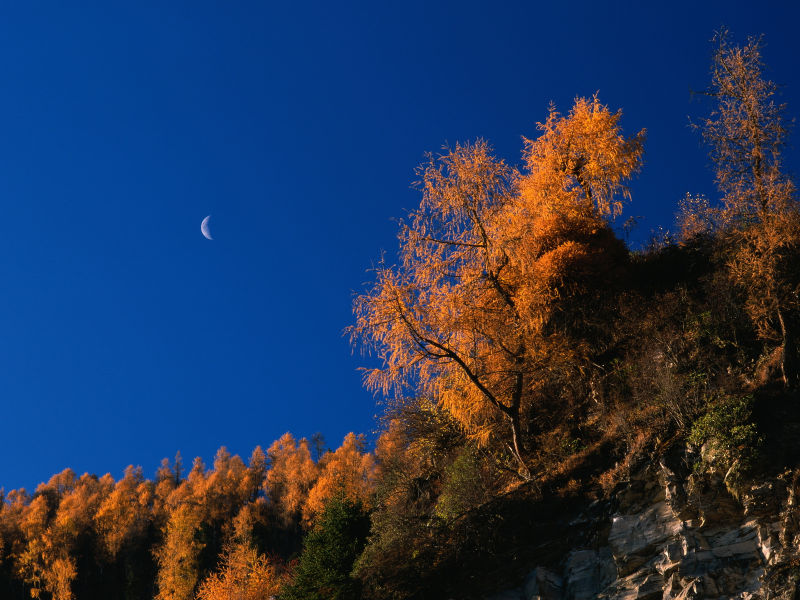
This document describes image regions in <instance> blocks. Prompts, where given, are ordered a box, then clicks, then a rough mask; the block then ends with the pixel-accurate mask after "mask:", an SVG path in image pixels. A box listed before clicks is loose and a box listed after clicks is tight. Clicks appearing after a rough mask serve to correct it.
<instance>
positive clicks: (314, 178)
mask: <svg viewBox="0 0 800 600" xmlns="http://www.w3.org/2000/svg"><path fill="white" fill-rule="evenodd" d="M721 23H724V24H725V25H726V26H727V27H729V28H730V29H731V30H732V31H733V32H734V33H735V35H736V36H737V39H738V40H740V41H742V42H744V41H746V37H747V36H748V35H759V34H762V33H763V34H764V35H765V39H766V42H767V47H766V50H765V60H766V61H767V63H769V64H770V65H771V66H772V69H773V72H772V76H773V78H774V79H775V80H776V81H777V82H780V83H785V84H787V88H786V92H785V94H784V100H786V101H787V102H789V110H790V113H792V114H795V115H798V114H800V70H799V69H800V67H798V60H797V57H799V56H800V37H798V36H797V34H796V29H797V25H798V23H800V3H797V2H787V1H781V2H774V1H773V2H771V1H762V2H758V3H753V2H731V1H730V0H725V1H709V0H703V1H701V2H697V1H693V2H670V3H653V2H641V0H637V1H636V2H608V1H606V2H602V3H598V2H572V3H554V2H533V1H529V2H492V3H489V2H466V1H464V0H459V1H457V2H456V1H447V2H436V1H431V0H428V1H426V2H419V1H408V0H407V1H405V2H396V3H388V2H358V3H356V2H347V1H345V2H321V1H316V2H291V3H275V2H245V1H241V2H213V3H212V2H203V1H192V2H181V3H178V2H171V1H168V0H167V1H165V0H159V1H158V2H146V1H142V0H138V1H137V2H89V1H86V2H79V3H63V2H37V1H30V2H21V1H19V2H5V3H3V5H2V7H0V198H1V201H2V207H3V211H2V215H3V235H2V237H0V398H1V399H2V400H0V401H2V412H0V486H4V487H5V489H6V491H8V490H10V489H12V488H17V487H21V486H24V487H27V488H29V489H32V488H33V487H35V485H36V484H37V483H38V482H40V481H42V480H46V479H48V478H49V477H50V476H51V475H52V474H54V473H56V472H59V471H61V470H63V469H64V468H66V467H71V468H73V469H74V470H75V471H77V472H78V473H83V472H85V471H88V472H93V473H98V474H103V473H105V472H111V473H112V474H113V475H114V476H115V477H119V476H121V474H122V471H123V469H124V468H125V466H126V465H128V464H131V463H133V464H138V465H142V466H143V467H144V470H145V473H146V474H147V475H148V476H152V474H153V473H154V471H155V469H156V467H157V466H158V463H159V461H160V459H161V458H163V457H165V456H167V457H172V456H174V455H175V452H176V451H177V450H180V451H181V453H182V454H183V456H184V457H185V459H186V461H187V462H189V461H190V460H191V459H192V458H193V457H194V456H197V455H200V456H203V457H204V458H205V460H206V462H207V463H208V464H210V463H211V462H212V460H213V456H214V453H215V452H216V450H217V448H219V447H220V446H222V445H226V446H228V448H229V449H230V451H231V452H234V453H239V454H241V455H243V457H245V458H247V456H249V454H250V452H251V451H252V450H253V448H254V447H255V446H256V445H257V444H261V445H263V446H265V447H266V446H267V445H269V444H270V443H271V442H272V441H273V440H274V439H276V438H277V437H279V436H280V435H281V434H283V433H284V432H286V431H291V432H293V433H294V434H295V435H296V436H297V437H300V436H310V435H311V434H313V433H314V432H316V431H322V432H323V433H324V434H325V435H326V437H327V439H328V442H329V445H331V446H333V447H336V446H338V445H339V444H340V443H341V440H342V438H343V436H344V435H345V434H346V433H347V432H348V431H355V432H369V431H370V430H372V429H374V426H375V424H374V421H373V415H375V414H376V413H377V412H379V411H380V408H379V407H376V405H375V400H374V398H373V397H372V395H371V394H370V393H369V392H367V391H365V390H364V389H362V387H361V379H360V375H359V373H358V372H357V371H356V369H357V367H359V366H360V365H363V364H364V361H363V360H362V359H361V357H360V356H359V354H358V353H356V354H355V355H351V351H350V347H349V343H348V341H347V340H346V339H345V338H343V337H342V335H341V333H342V329H343V328H344V327H346V326H347V325H349V324H350V323H351V320H352V317H351V312H350V307H351V299H352V298H351V291H352V290H360V289H363V288H362V284H363V282H365V281H367V280H368V279H369V275H368V274H367V273H366V270H367V269H368V268H369V267H370V264H371V262H372V261H374V260H376V259H378V258H379V256H380V251H381V250H382V249H385V250H386V251H387V252H388V253H389V254H390V255H391V254H393V253H394V252H395V251H396V249H397V240H396V238H395V233H396V224H395V223H393V222H392V221H391V219H392V218H393V217H401V216H403V215H404V214H405V212H404V209H411V208H414V207H415V205H416V204H417V203H418V201H419V198H418V194H417V192H415V191H414V190H411V189H410V188H409V184H410V183H411V182H412V181H413V180H414V171H413V170H414V167H415V166H416V165H417V164H419V163H420V162H421V160H422V158H423V153H424V152H426V151H436V150H438V149H439V148H441V146H442V144H443V143H445V142H447V141H449V142H451V143H454V142H456V141H465V140H474V139H475V138H477V137H483V138H485V139H487V140H489V141H490V142H491V143H492V144H493V145H494V147H495V149H496V151H497V152H498V154H500V155H501V156H503V157H505V158H506V159H507V160H509V161H510V162H511V163H518V162H520V158H519V157H520V154H519V153H520V150H521V148H522V143H521V140H520V136H522V135H524V136H527V137H533V136H535V135H536V129H535V123H536V122H537V121H542V120H544V119H545V118H546V116H547V106H548V104H549V102H550V101H551V100H552V101H554V102H556V104H557V105H558V107H559V108H560V109H562V110H563V111H564V112H566V111H568V110H569V108H570V106H571V103H572V100H573V99H574V98H575V97H576V96H579V95H580V96H590V95H591V94H593V93H594V92H596V91H598V90H599V92H600V98H601V100H602V101H603V102H604V103H606V104H608V105H609V106H610V107H611V108H612V109H617V108H622V109H623V110H624V111H625V117H624V118H623V121H622V124H623V127H624V128H625V129H626V131H628V132H630V133H634V132H635V131H638V130H639V129H641V128H642V127H646V128H647V129H648V131H649V141H648V143H647V146H646V148H647V164H646V166H645V170H644V172H643V173H642V175H641V177H640V178H639V179H638V180H636V181H635V182H634V183H633V185H632V188H633V193H634V199H633V203H632V204H631V205H630V206H629V209H628V214H634V215H642V216H644V219H642V220H641V221H640V230H639V232H638V233H637V234H634V237H635V236H637V235H638V236H639V237H642V238H644V237H646V236H647V233H648V232H649V231H650V230H651V229H653V228H656V227H658V226H664V227H667V228H668V227H671V224H672V220H673V212H674V210H675V205H676V202H677V200H678V199H679V198H681V197H682V196H684V195H685V194H686V192H692V193H705V194H707V195H709V196H711V197H714V195H715V194H714V189H713V185H712V175H711V173H710V171H709V170H708V169H707V168H706V166H705V165H706V162H707V161H706V159H705V151H704V150H702V149H700V148H699V147H698V138H697V136H696V134H694V133H692V132H691V131H690V130H689V129H688V128H687V126H686V125H687V115H689V114H694V115H700V114H703V111H704V110H705V107H703V106H702V105H700V104H698V103H696V102H695V103H690V97H689V86H690V85H691V86H693V87H694V88H696V89H702V88H704V87H705V86H706V85H707V83H708V67H709V65H708V55H709V50H710V47H711V46H710V43H709V39H710V38H711V37H712V35H713V32H714V30H716V29H718V28H719V27H720V24H721ZM787 157H788V163H789V166H790V167H791V168H792V169H794V170H795V171H797V170H798V155H797V153H796V152H794V151H791V152H787ZM207 215H212V221H211V230H212V234H213V236H214V240H213V241H209V240H206V239H205V238H204V237H203V236H202V235H201V233H200V222H201V221H202V219H203V218H204V217H205V216H207Z"/></svg>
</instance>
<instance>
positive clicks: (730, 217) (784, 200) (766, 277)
mask: <svg viewBox="0 0 800 600" xmlns="http://www.w3.org/2000/svg"><path fill="white" fill-rule="evenodd" d="M714 43H715V47H714V50H713V52H712V58H711V89H710V90H709V91H706V92H701V93H702V94H703V95H706V96H710V97H711V98H713V99H714V100H715V103H716V106H715V108H714V109H713V110H712V112H711V116H710V117H709V118H707V119H704V120H703V121H702V124H701V125H699V126H695V127H696V128H699V129H700V130H701V132H702V136H703V141H704V142H705V143H706V144H707V145H708V146H709V147H710V152H709V157H710V158H711V161H712V164H713V165H714V169H715V173H716V182H717V186H718V187H719V190H720V191H721V192H722V194H723V198H722V201H723V209H722V210H721V211H720V217H721V218H720V221H721V226H722V232H723V239H726V240H728V241H730V242H732V250H731V251H730V253H729V260H728V267H729V269H730V273H731V274H732V276H733V278H734V280H735V281H736V282H737V283H738V284H739V285H740V286H741V288H742V290H743V291H744V292H745V294H746V298H747V299H746V309H747V312H748V314H749V315H750V318H751V319H752V321H753V323H754V325H755V327H756V330H757V332H758V334H759V336H760V337H761V338H762V339H764V340H765V341H769V340H772V341H774V342H778V343H779V344H780V347H781V354H782V359H781V367H782V370H783V379H784V383H785V385H786V386H787V387H790V388H795V387H797V386H798V383H799V378H798V360H797V347H796V346H797V323H796V321H797V315H798V309H799V308H800V302H799V301H798V290H800V279H799V278H798V274H797V269H796V260H797V257H798V252H797V250H798V244H800V214H799V213H798V203H797V197H796V189H795V186H794V183H793V181H792V179H791V177H789V176H788V175H787V174H786V173H784V172H783V171H782V154H781V153H782V151H783V149H784V147H785V146H786V143H787V141H788V136H789V129H790V127H791V121H787V119H786V118H785V116H784V114H785V109H786V105H785V104H776V102H775V97H776V95H777V93H778V91H779V87H778V85H776V84H775V83H773V82H772V81H769V80H766V79H764V77H763V74H762V70H763V68H764V67H765V65H764V63H763V62H762V59H761V48H762V41H761V38H756V39H754V38H751V39H750V40H749V42H748V44H747V45H746V46H745V47H743V48H742V47H740V46H737V45H734V44H732V43H731V42H730V34H729V32H728V31H726V30H724V29H723V30H722V31H721V32H720V33H719V34H718V35H717V36H716V37H715V38H714Z"/></svg>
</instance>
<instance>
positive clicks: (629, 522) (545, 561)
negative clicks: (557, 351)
mask: <svg viewBox="0 0 800 600" xmlns="http://www.w3.org/2000/svg"><path fill="white" fill-rule="evenodd" d="M695 459H696V456H695V455H694V454H693V452H692V451H691V450H690V449H687V447H686V446H685V445H683V444H676V445H674V446H673V447H672V448H671V449H670V450H669V451H667V452H664V453H662V454H661V455H660V456H657V457H651V458H648V459H642V460H641V461H640V463H639V464H638V465H637V466H636V467H635V468H634V469H632V471H631V475H630V477H629V479H628V480H627V481H625V482H624V483H623V484H621V485H619V486H618V488H617V490H616V493H615V494H613V496H612V497H611V498H609V499H608V500H598V501H596V502H594V503H593V504H589V505H586V506H585V507H583V509H582V510H581V512H579V513H578V514H577V515H575V516H573V518H572V519H571V520H570V522H568V523H564V527H565V530H569V531H573V532H574V531H575V529H576V528H577V529H581V528H584V533H585V535H583V536H575V535H574V534H572V535H571V538H572V539H575V540H576V541H579V542H580V543H578V544H573V546H572V547H569V548H568V549H566V551H565V550H564V549H563V546H564V545H563V540H557V539H553V540H544V541H542V542H541V543H540V544H538V545H537V546H536V547H535V549H534V550H532V552H531V554H532V556H535V557H537V558H538V559H539V560H540V561H541V563H542V564H541V565H540V566H537V567H536V568H534V569H533V570H531V571H530V572H529V574H528V575H527V577H525V578H524V580H523V581H520V582H519V584H520V586H519V587H518V588H516V589H510V590H507V591H503V592H501V593H498V594H495V595H493V596H491V600H589V599H593V598H609V599H611V598H613V599H626V600H655V599H656V598H659V599H660V598H663V599H664V600H684V599H694V598H731V599H733V598H740V599H742V600H750V599H757V598H758V599H760V598H764V599H767V598H769V599H772V598H786V599H790V598H794V597H795V593H796V588H797V582H798V579H800V553H799V552H798V545H799V544H800V509H798V505H797V502H798V501H797V489H798V486H799V485H800V472H798V471H791V470H787V471H786V472H784V473H782V474H777V475H775V476H770V477H765V478H762V479H754V480H747V481H739V482H738V483H737V485H736V486H734V485H732V484H731V482H730V481H728V482H726V481H724V477H723V474H722V473H718V472H714V471H711V472H709V473H705V474H702V475H700V474H697V473H694V472H693V470H692V468H691V465H692V464H694V463H695ZM581 538H582V539H581ZM551 550H552V551H551Z"/></svg>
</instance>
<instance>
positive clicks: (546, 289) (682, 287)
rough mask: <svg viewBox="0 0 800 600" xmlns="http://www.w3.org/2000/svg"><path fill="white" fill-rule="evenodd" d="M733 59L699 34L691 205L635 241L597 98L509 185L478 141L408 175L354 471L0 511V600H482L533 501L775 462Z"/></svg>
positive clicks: (778, 259) (551, 127)
mask: <svg viewBox="0 0 800 600" xmlns="http://www.w3.org/2000/svg"><path fill="white" fill-rule="evenodd" d="M761 51H762V44H761V40H760V39H752V40H750V41H749V42H748V44H747V45H745V46H743V47H740V46H737V45H735V44H733V43H732V42H731V37H730V35H729V34H728V33H727V32H722V33H721V34H720V35H719V36H718V37H717V38H716V40H715V46H714V51H713V53H712V70H711V86H710V88H709V89H708V90H707V91H706V92H702V93H701V94H700V95H701V97H702V98H705V99H707V100H708V101H709V102H710V103H711V108H710V113H709V116H708V117H707V118H705V119H702V120H701V121H699V123H698V124H697V127H696V129H697V130H698V132H699V133H700V135H701V138H702V141H703V142H704V143H705V144H706V146H707V148H708V150H709V156H710V159H711V164H712V169H713V172H714V177H715V179H716V182H717V186H718V189H719V198H717V199H716V200H715V199H709V198H706V197H703V196H700V195H692V194H688V195H687V196H686V197H685V198H683V199H682V200H681V201H680V202H679V204H678V223H677V226H678V229H677V232H676V233H675V234H655V233H654V235H653V236H652V237H651V239H650V240H649V241H645V242H644V243H643V244H641V245H640V246H633V247H631V246H629V245H628V243H627V239H623V237H624V236H622V235H621V232H622V231H627V230H628V229H627V228H628V225H624V226H623V225H620V223H619V218H620V217H621V214H622V211H623V208H624V206H625V204H626V203H627V202H632V203H633V202H635V198H634V196H633V193H632V191H631V189H630V187H629V186H630V183H631V181H632V180H633V178H634V177H636V175H637V174H638V173H639V172H640V171H641V169H642V166H643V157H644V143H645V131H644V130H642V131H640V132H638V133H635V134H633V135H626V134H625V133H624V132H623V130H622V118H623V116H622V112H621V111H619V110H616V111H615V110H611V109H609V108H608V107H607V106H605V105H604V104H602V103H601V102H600V99H599V97H598V96H593V97H591V98H577V99H576V100H575V102H574V105H573V106H572V107H571V108H570V110H569V111H568V112H566V113H560V112H558V111H557V110H556V108H555V107H554V106H550V108H549V111H548V112H547V116H546V119H545V120H544V121H543V122H541V123H538V124H537V127H538V135H537V136H536V137H534V138H532V139H523V143H522V153H521V156H522V164H521V166H520V167H513V166H510V165H509V164H508V163H506V162H505V161H504V160H503V159H501V158H499V157H497V156H495V155H494V154H493V153H492V149H491V147H490V146H489V144H488V143H486V142H485V141H483V140H478V141H475V142H472V143H459V144H456V145H454V146H452V147H446V148H445V149H444V151H443V152H442V154H441V155H436V156H434V155H428V156H427V159H426V161H425V162H424V163H423V165H422V166H421V167H420V168H419V170H418V176H419V181H418V182H417V184H416V187H417V189H418V190H419V193H420V205H419V207H418V208H417V209H416V210H413V211H411V212H410V213H409V214H408V216H407V218H406V219H405V220H404V221H401V223H400V231H399V234H398V237H399V242H400V248H399V255H398V257H397V261H396V262H395V261H393V260H388V259H386V258H384V260H382V261H381V262H380V263H379V264H378V266H377V267H376V268H375V269H374V270H373V272H372V275H371V277H372V280H371V282H370V283H368V284H367V287H366V290H365V291H364V293H362V294H360V295H357V296H356V298H355V300H354V313H355V323H354V324H353V325H352V326H351V327H349V328H348V329H347V333H348V334H349V335H350V338H351V340H352V342H353V344H355V345H356V346H358V347H359V348H360V349H362V350H363V351H364V352H366V353H373V354H374V355H375V356H377V358H378V361H379V362H378V366H377V368H372V369H368V370H365V371H364V380H365V384H366V385H367V387H369V388H370V389H372V390H373V391H375V392H376V393H377V394H379V395H380V396H381V397H382V398H381V400H382V402H383V408H384V410H383V413H382V415H381V417H380V422H379V427H378V431H377V432H375V433H376V439H374V440H373V441H374V446H373V447H374V452H373V451H370V447H371V446H370V440H369V439H368V438H367V437H366V436H363V435H355V434H353V433H350V434H348V435H347V436H346V437H345V438H344V440H343V443H342V444H341V446H340V447H339V448H337V449H335V450H328V451H324V440H323V439H322V437H321V434H318V435H315V436H314V437H313V438H312V439H311V441H308V440H306V439H304V438H301V439H295V438H294V436H292V435H291V434H289V433H286V434H285V435H283V436H282V437H281V438H280V439H278V440H276V441H275V442H274V443H272V445H270V446H269V447H268V449H267V450H266V451H264V450H262V449H261V448H260V447H259V448H256V449H255V450H254V452H253V454H252V455H251V457H250V458H249V460H248V461H244V460H242V459H241V458H240V457H239V456H233V455H231V454H230V453H229V452H228V451H227V450H226V449H225V448H221V449H220V450H219V452H218V453H217V455H216V456H215V457H214V461H213V464H212V466H211V467H210V468H209V467H207V466H206V464H205V463H204V461H203V460H202V459H201V458H196V459H195V460H194V461H193V462H192V464H191V465H190V466H184V463H183V459H182V458H181V456H180V453H179V454H178V455H177V456H176V458H175V460H174V461H170V460H168V459H164V461H162V463H161V466H160V467H159V468H158V470H157V471H156V473H155V477H154V479H152V480H150V479H148V478H147V477H145V474H144V472H143V470H142V469H141V468H139V467H133V466H131V467H129V468H128V469H126V470H125V472H124V475H123V477H122V478H120V479H119V480H115V479H114V478H113V477H112V476H111V475H108V474H107V475H104V476H102V477H97V476H95V475H90V474H84V475H82V476H80V477H79V476H77V474H75V473H74V472H73V471H71V470H69V469H67V470H65V471H64V472H62V473H60V474H58V475H55V476H53V477H52V478H51V479H50V480H49V481H48V482H47V483H43V484H41V485H40V486H39V487H38V488H37V489H36V490H35V491H34V492H33V493H28V492H27V491H26V490H12V491H11V492H9V493H8V494H7V495H5V494H4V493H3V492H2V490H0V596H1V597H3V598H5V597H6V596H8V597H26V596H30V597H33V598H43V599H46V600H50V599H52V600H68V599H72V598H76V599H78V598H109V599H114V598H125V599H135V598H148V599H150V598H157V599H159V600H190V599H197V600H221V599H230V598H240V599H243V600H247V599H252V600H256V599H259V600H261V599H266V598H272V597H277V598H282V597H284V598H287V599H291V598H325V599H332V598H353V599H358V598H366V599H375V600H383V599H392V600H400V599H411V598H428V597H451V596H452V597H456V596H457V597H463V598H482V597H486V596H487V595H488V592H489V591H490V590H487V589H482V588H480V585H478V584H477V583H476V582H486V585H489V584H490V583H491V582H495V581H496V580H497V577H498V572H499V570H500V569H502V568H503V565H504V564H509V565H513V564H517V566H518V563H514V561H516V560H518V554H519V553H518V550H519V548H520V546H519V545H518V544H517V545H514V544H511V543H509V541H508V540H509V539H512V540H517V539H518V537H519V539H524V540H525V542H524V543H529V540H530V539H534V538H535V537H536V536H537V535H539V530H538V529H537V527H538V525H536V523H535V521H536V519H539V520H540V521H541V520H543V519H544V520H547V519H550V518H551V515H550V514H544V515H533V516H531V515H532V513H534V512H535V511H534V510H533V509H532V508H531V507H532V506H534V505H536V504H535V503H537V502H545V501H552V502H551V504H550V506H556V507H557V506H558V505H559V504H561V503H562V502H568V501H572V500H575V499H576V498H579V497H580V498H582V499H583V500H585V501H586V502H587V503H588V502H590V501H594V500H596V499H600V498H602V497H603V496H613V495H614V493H615V489H616V486H618V485H619V484H620V482H621V481H624V480H625V479H626V478H627V477H629V476H630V474H631V470H632V469H633V466H634V465H636V464H639V463H641V461H642V460H643V459H644V458H646V457H647V454H648V453H651V452H654V451H655V449H657V448H663V447H664V445H665V444H669V443H675V442H676V441H678V442H680V441H683V442H688V443H696V444H698V445H702V446H705V447H706V448H717V449H722V450H723V451H722V452H718V453H717V457H716V458H714V457H713V456H709V453H707V452H706V453H705V454H702V453H701V454H702V458H701V459H698V461H697V464H695V465H693V468H694V472H695V474H696V476H697V477H701V476H703V473H706V474H707V475H708V476H709V477H710V476H714V477H718V478H720V479H721V480H722V479H724V480H725V481H726V482H732V481H733V480H734V479H735V478H737V477H743V476H746V475H747V469H748V468H751V467H752V466H753V465H756V464H758V462H759V460H761V461H762V466H763V465H767V467H765V468H774V469H777V468H779V466H775V465H781V464H784V463H781V462H780V461H781V460H784V461H785V460H786V459H785V456H784V455H783V454H781V451H782V450H781V449H778V450H774V454H773V455H772V456H770V457H769V458H759V457H760V456H762V455H760V454H759V453H763V452H767V451H768V450H769V448H770V440H771V438H770V435H768V434H769V432H768V431H767V430H765V428H764V425H763V424H764V423H765V422H768V419H767V417H765V416H764V415H767V416H768V415H769V414H771V413H770V411H772V412H773V413H775V414H779V415H780V419H783V415H784V414H785V413H786V411H787V410H789V409H790V408H792V407H794V406H795V405H796V403H797V399H796V394H797V389H798V387H800V355H799V354H798V348H797V343H798V336H799V335H800V334H799V333H798V332H799V331H800V270H798V269H797V268H796V266H797V265H798V264H800V210H799V207H798V201H797V200H798V199H797V193H796V189H795V186H794V183H793V180H792V178H791V177H790V176H789V174H787V173H786V172H785V170H784V168H783V159H782V154H781V153H782V150H783V149H784V147H785V146H786V144H787V141H788V134H789V129H790V124H791V123H790V122H789V121H788V120H787V119H786V118H785V114H784V113H785V110H784V109H785V107H784V106H783V105H781V104H779V103H777V100H776V95H777V93H778V91H779V89H778V87H777V86H776V85H775V84H773V83H772V82H771V81H768V80H766V79H765V78H764V76H763V67H764V65H763V63H762V57H761ZM676 200H678V199H676ZM792 410H795V412H796V413H797V414H798V419H799V420H800V409H792ZM775 439H778V438H777V437H775ZM772 444H773V446H779V445H780V444H779V442H777V441H773V442H772ZM701 454H698V456H700V455H701ZM763 456H766V455H763ZM776 457H777V458H776ZM734 465H736V468H735V469H734ZM731 485H732V484H731ZM536 506H538V505H536ZM532 523H533V524H532ZM526 528H527V529H526ZM515 543H516V542H515ZM464 573H469V574H470V575H469V577H465V576H464ZM511 587H513V586H511ZM493 591H495V592H496V590H493Z"/></svg>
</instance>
